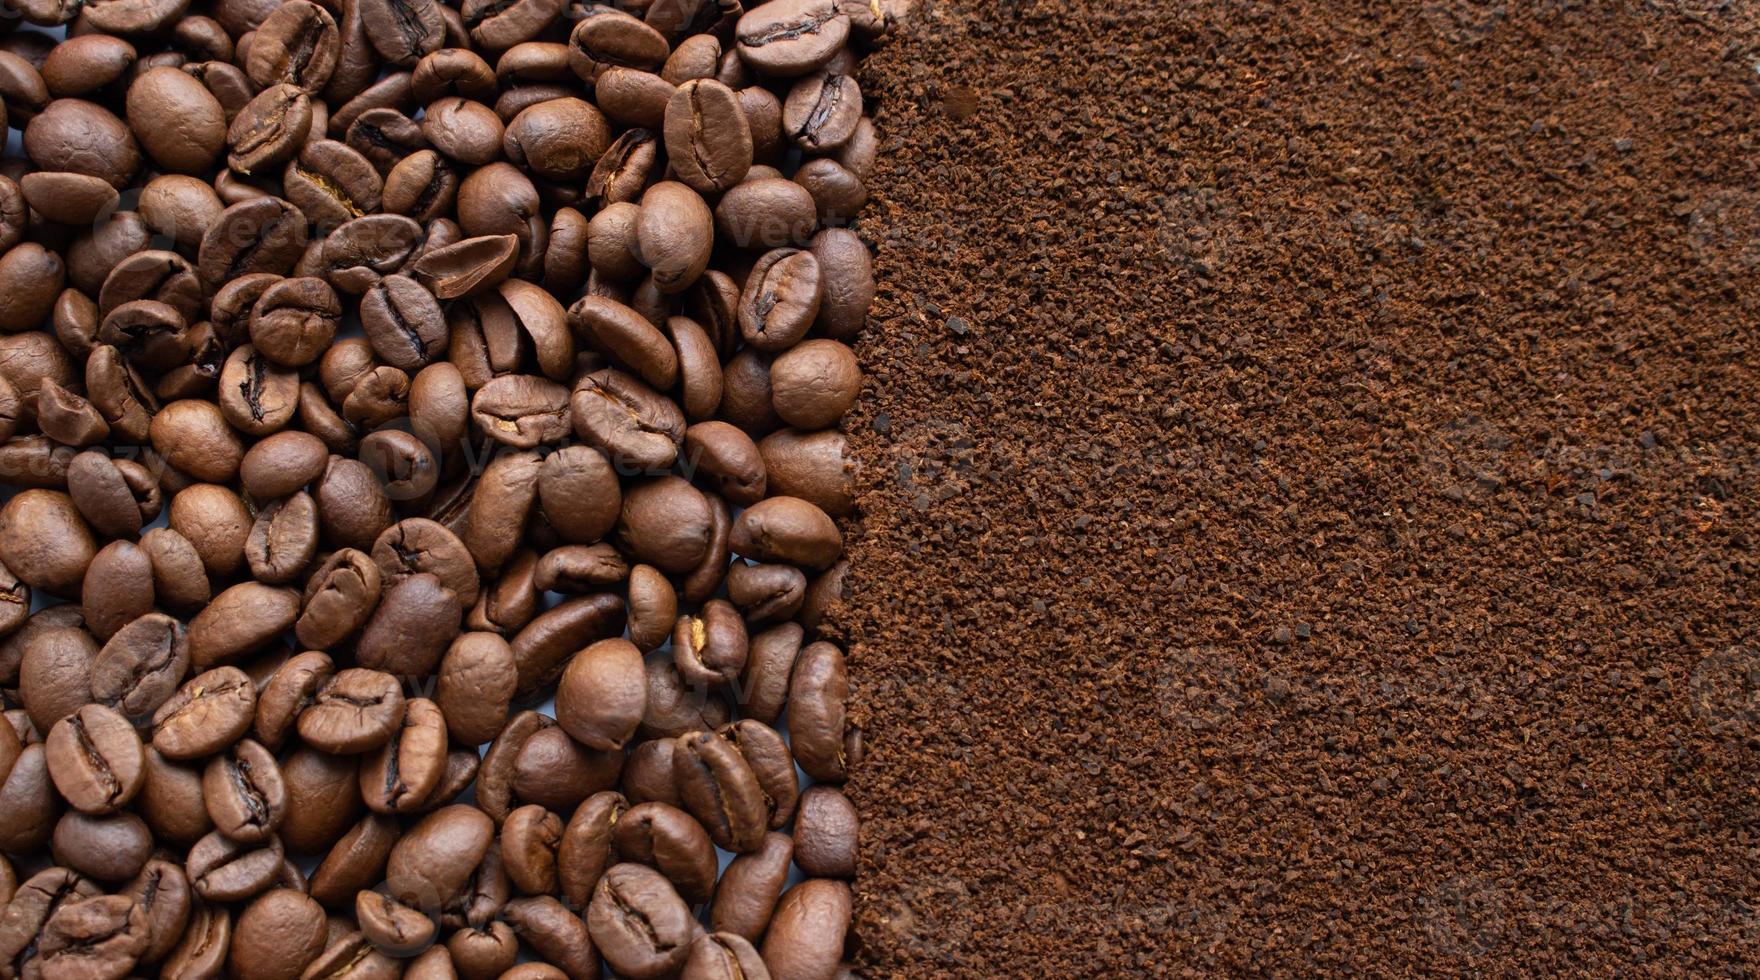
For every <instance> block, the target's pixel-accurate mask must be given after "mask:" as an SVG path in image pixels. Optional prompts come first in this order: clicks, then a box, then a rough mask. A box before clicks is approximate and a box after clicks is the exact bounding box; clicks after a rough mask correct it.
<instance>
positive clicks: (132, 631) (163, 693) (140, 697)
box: [92, 552, 190, 722]
mask: <svg viewBox="0 0 1760 980" xmlns="http://www.w3.org/2000/svg"><path fill="white" fill-rule="evenodd" d="M143 555H144V552H143ZM149 574H150V566H149ZM189 665H190V656H189V642H188V638H187V636H186V635H185V633H184V629H183V624H182V623H179V622H178V621H177V620H175V619H173V618H171V617H170V616H167V615H164V614H163V613H148V614H146V615H142V616H140V617H138V618H136V619H134V620H132V621H130V622H129V623H127V624H126V625H124V626H123V627H122V628H121V629H119V630H117V631H116V632H115V634H114V635H112V636H111V637H110V639H109V640H107V641H106V642H105V643H104V646H103V648H102V649H101V650H99V651H98V657H97V659H96V660H95V661H93V663H92V697H93V698H95V699H97V701H98V703H100V704H103V705H105V706H107V707H110V708H114V709H115V710H117V711H118V712H120V713H121V714H122V715H123V716H124V717H127V718H129V719H131V720H134V721H137V722H138V721H143V720H146V719H149V718H151V717H152V716H153V714H154V712H156V711H158V710H159V708H160V706H162V705H163V704H165V702H166V701H168V700H170V698H171V696H172V695H173V694H175V693H176V691H177V686H178V684H179V683H181V682H182V680H183V675H184V674H185V673H186V672H188V670H189Z"/></svg>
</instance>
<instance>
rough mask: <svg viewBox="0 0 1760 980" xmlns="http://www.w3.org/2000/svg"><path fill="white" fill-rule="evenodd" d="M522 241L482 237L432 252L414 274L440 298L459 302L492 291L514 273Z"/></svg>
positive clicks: (503, 236) (416, 268) (415, 266)
mask: <svg viewBox="0 0 1760 980" xmlns="http://www.w3.org/2000/svg"><path fill="white" fill-rule="evenodd" d="M517 258H519V239H518V238H517V237H515V236H513V235H480V236H478V237H476V238H467V239H464V240H463V241H460V242H457V243H455V244H452V245H447V246H445V247H444V248H437V249H429V250H428V251H426V252H424V253H423V254H422V257H421V258H420V259H418V260H416V262H415V264H414V266H413V267H412V269H411V271H412V274H413V275H414V276H415V278H416V281H417V282H420V283H421V284H422V285H423V286H426V287H427V288H428V289H429V290H431V291H432V292H433V294H434V296H435V297H436V298H438V299H442V300H448V299H458V298H460V297H462V296H470V295H472V294H475V293H479V292H482V291H484V290H487V289H493V288H494V287H495V286H497V285H499V284H500V283H501V282H502V281H503V280H505V279H506V278H507V277H508V275H510V274H511V273H512V272H513V264H514V260H515V259H517Z"/></svg>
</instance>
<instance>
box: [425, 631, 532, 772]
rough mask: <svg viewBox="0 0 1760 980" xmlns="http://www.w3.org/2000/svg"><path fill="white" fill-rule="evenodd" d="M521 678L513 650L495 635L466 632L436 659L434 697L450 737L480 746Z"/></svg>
mask: <svg viewBox="0 0 1760 980" xmlns="http://www.w3.org/2000/svg"><path fill="white" fill-rule="evenodd" d="M518 680H519V672H518V669H517V668H516V667H515V665H514V660H513V650H512V648H511V647H509V646H508V644H507V641H506V640H504V639H502V638H501V637H500V636H497V635H496V634H494V633H465V634H463V635H461V636H459V637H458V639H456V640H454V641H453V642H452V645H451V647H450V648H448V649H447V651H446V655H445V657H443V658H442V659H441V661H440V670H439V676H438V678H437V681H436V685H435V689H434V700H435V702H436V703H437V704H439V706H440V708H441V709H442V713H443V714H444V715H445V719H446V727H447V732H448V734H449V735H450V737H451V739H452V740H453V741H455V742H460V743H463V744H466V745H481V744H483V743H485V742H488V741H489V740H491V739H493V738H494V737H495V735H496V733H497V732H499V731H500V730H501V726H502V725H503V724H504V723H505V722H506V720H507V712H508V706H509V705H510V704H511V703H512V701H513V694H514V688H515V686H516V685H517V683H518Z"/></svg>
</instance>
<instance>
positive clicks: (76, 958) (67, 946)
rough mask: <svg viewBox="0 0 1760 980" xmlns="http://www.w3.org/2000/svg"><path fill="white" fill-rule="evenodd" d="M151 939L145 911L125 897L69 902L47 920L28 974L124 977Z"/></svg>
mask: <svg viewBox="0 0 1760 980" xmlns="http://www.w3.org/2000/svg"><path fill="white" fill-rule="evenodd" d="M147 939H148V932H147V916H146V913H145V912H143V911H142V910H141V908H140V906H138V905H136V904H135V902H134V899H132V898H129V897H128V896H127V895H104V896H100V897H97V898H89V899H86V900H84V901H79V902H70V903H67V904H65V905H62V906H61V907H59V908H58V909H56V910H55V914H54V915H52V916H50V917H49V921H48V922H46V923H44V924H43V931H42V934H41V935H40V936H38V937H37V941H36V955H35V957H34V958H33V959H32V960H31V963H30V966H29V968H28V970H27V971H26V972H28V973H30V974H32V975H36V976H43V977H93V978H101V980H121V978H122V977H126V976H128V975H129V974H130V972H132V971H133V970H134V967H135V964H136V963H137V962H139V961H140V957H141V954H142V953H144V952H146V948H147Z"/></svg>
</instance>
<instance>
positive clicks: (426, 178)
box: [381, 149, 458, 299]
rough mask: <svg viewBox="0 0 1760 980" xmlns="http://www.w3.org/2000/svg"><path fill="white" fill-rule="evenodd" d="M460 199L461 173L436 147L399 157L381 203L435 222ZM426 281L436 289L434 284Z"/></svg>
mask: <svg viewBox="0 0 1760 980" xmlns="http://www.w3.org/2000/svg"><path fill="white" fill-rule="evenodd" d="M457 199H458V173H457V171H456V170H454V169H453V167H452V165H451V164H449V163H447V162H446V159H445V158H444V157H442V156H441V155H440V154H438V153H435V152H434V151H433V150H429V149H419V150H416V151H415V152H413V153H410V154H408V155H407V156H404V157H402V158H401V159H398V160H397V161H396V162H395V163H393V164H392V165H391V169H390V170H388V171H386V172H385V189H384V192H383V193H382V194H381V202H382V204H383V205H384V208H385V210H386V211H388V212H390V213H392V214H401V215H405V216H407V217H410V218H414V219H415V220H417V221H422V222H428V221H433V220H435V219H436V218H439V217H441V216H442V215H445V214H448V213H450V212H451V211H452V208H453V205H454V204H455V203H456V202H457ZM447 247H449V246H447ZM422 284H423V285H425V286H429V287H430V288H432V284H431V283H428V282H425V281H424V282H423V283H422ZM441 298H442V299H444V298H446V297H441Z"/></svg>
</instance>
